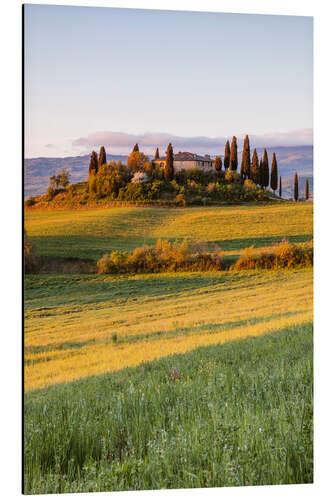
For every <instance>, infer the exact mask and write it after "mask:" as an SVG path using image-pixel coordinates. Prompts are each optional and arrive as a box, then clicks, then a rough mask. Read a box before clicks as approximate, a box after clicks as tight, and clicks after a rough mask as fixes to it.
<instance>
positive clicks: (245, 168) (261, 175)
mask: <svg viewBox="0 0 333 500" xmlns="http://www.w3.org/2000/svg"><path fill="white" fill-rule="evenodd" d="M134 152H139V145H138V144H137V143H136V144H135V145H134V148H133V153H134ZM159 158H160V154H159V149H158V148H156V151H155V160H158V159H159ZM173 161H174V158H173V148H172V144H171V143H169V145H168V147H167V150H166V161H165V168H164V176H165V179H166V180H169V181H170V180H172V179H173V177H174V166H173ZM223 163H224V168H225V170H233V171H236V170H237V167H238V156H237V138H236V137H235V136H233V138H232V142H231V147H230V143H229V141H227V142H226V144H225V153H224V162H223ZM105 164H106V151H105V148H104V146H101V148H100V151H99V156H97V153H96V151H92V153H91V157H90V163H89V175H90V174H92V173H93V174H97V172H98V170H99V169H100V167H101V166H102V165H105ZM214 167H215V169H216V171H220V170H222V159H221V157H220V156H216V158H215V162H214ZM240 173H241V177H242V180H243V181H244V180H246V179H249V180H252V181H253V182H254V183H255V184H257V185H259V186H260V187H261V188H262V189H265V188H266V187H268V186H269V185H270V187H271V189H272V190H273V191H274V192H275V191H276V189H277V187H278V167H277V161H276V155H275V152H274V153H273V159H272V168H271V173H270V175H269V164H268V155H267V151H266V148H265V149H264V154H263V157H262V158H261V159H260V162H259V159H258V154H257V150H256V149H254V151H253V155H252V161H251V154H250V140H249V136H248V135H246V136H245V138H244V146H243V152H242V161H241V168H240ZM298 194H299V193H298V175H297V172H296V173H295V176H294V199H295V201H297V200H298ZM279 196H280V198H281V197H282V179H281V176H280V178H279ZM305 199H306V200H308V199H309V181H308V179H306V182H305Z"/></svg>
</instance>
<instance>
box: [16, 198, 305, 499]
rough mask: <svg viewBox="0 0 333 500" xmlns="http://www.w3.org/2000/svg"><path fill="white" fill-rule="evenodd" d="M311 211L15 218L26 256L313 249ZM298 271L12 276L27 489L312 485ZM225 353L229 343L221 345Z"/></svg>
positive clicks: (99, 212) (113, 211)
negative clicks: (20, 349) (21, 339)
mask: <svg viewBox="0 0 333 500" xmlns="http://www.w3.org/2000/svg"><path fill="white" fill-rule="evenodd" d="M312 208H313V206H312V203H277V204H268V205H248V206H246V205H242V206H226V207H217V208H206V207H198V208H186V209H162V208H139V207H133V208H110V209H109V208H107V209H91V210H72V211H60V210H57V211H41V210H31V211H28V212H26V215H25V225H26V228H27V232H28V236H29V238H30V239H31V240H32V242H33V243H34V244H35V245H36V248H37V252H38V253H39V254H40V255H43V256H46V257H50V258H53V259H61V258H81V259H94V260H97V259H98V258H100V257H101V256H102V255H103V254H104V253H106V252H110V251H112V250H117V249H118V250H133V249H134V248H136V247H138V246H142V245H143V244H154V243H155V242H156V240H157V239H159V238H163V239H168V240H170V241H174V240H176V239H183V238H188V239H189V240H193V239H198V240H201V241H203V242H206V243H207V244H208V245H209V247H210V248H211V249H212V250H214V245H216V244H217V245H219V246H220V247H221V248H222V250H223V251H224V252H225V254H226V255H227V256H229V257H230V258H231V256H236V255H239V254H241V253H242V252H243V250H244V249H245V248H246V247H249V246H251V245H253V246H254V247H256V248H262V247H267V246H270V245H272V244H274V243H275V242H279V241H281V239H282V238H285V237H286V238H288V239H289V241H291V242H304V241H308V240H310V239H312V237H313V226H312V223H313V220H312ZM312 271H313V270H312V268H302V269H290V270H274V271H273V270H266V271H264V270H262V271H240V272H236V271H214V272H196V273H192V272H187V273H164V274H162V273H161V274H153V275H148V274H141V275H97V274H40V275H27V276H26V277H25V301H24V314H25V345H24V349H25V354H24V358H25V366H24V373H25V404H24V410H25V420H24V422H25V450H24V456H25V492H26V493H60V492H79V491H80V492H85V491H108V490H109V491H111V490H126V489H159V488H190V487H204V486H208V487H212V486H233V485H259V484H291V483H308V482H312V481H313V457H312V453H313V450H312V413H313V408H312V380H313V373H312V355H313V354H312V313H313V272H312ZM231 341H232V342H231Z"/></svg>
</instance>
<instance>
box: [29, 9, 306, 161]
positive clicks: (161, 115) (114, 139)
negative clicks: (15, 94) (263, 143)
mask: <svg viewBox="0 0 333 500" xmlns="http://www.w3.org/2000/svg"><path fill="white" fill-rule="evenodd" d="M312 26H313V23H312V18H309V17H290V16H263V15H241V14H222V13H198V12H171V11H153V10H132V9H114V8H96V7H61V6H44V5H26V6H25V87H26V89H25V92H26V148H25V149H26V151H25V156H26V157H35V156H59V155H60V156H66V155H72V154H73V155H75V154H82V153H84V152H86V151H88V150H90V149H91V146H93V145H94V140H92V139H91V137H92V136H93V134H95V138H96V137H97V139H96V141H97V142H98V140H99V139H100V137H102V138H105V140H106V142H107V141H109V143H110V144H109V146H110V147H109V148H108V149H109V150H110V152H111V153H112V152H115V153H121V152H124V153H127V152H128V145H127V143H126V140H125V139H126V136H124V137H125V139H124V138H123V140H120V141H119V134H113V133H114V132H122V133H125V134H130V138H129V141H131V140H132V138H133V137H135V136H137V135H139V136H141V134H145V133H147V132H149V133H154V134H155V136H154V137H158V136H156V133H166V134H170V136H181V137H191V138H193V137H196V136H205V137H209V138H225V137H227V136H228V137H229V136H232V135H237V136H241V135H242V134H244V133H248V134H250V135H251V134H252V135H253V136H261V135H262V134H269V135H268V136H267V137H268V138H270V139H269V140H270V141H271V142H273V143H274V140H276V141H280V145H283V144H281V142H283V141H284V139H283V137H285V142H286V144H288V143H291V142H295V143H311V141H312V135H311V129H312V85H313V77H312V72H313V62H312V57H313V44H312ZM309 129H310V130H309ZM101 132H108V133H109V135H104V136H103V135H102V136H100V135H98V134H97V135H96V133H101ZM289 132H292V134H291V135H290V137H289V135H288V134H289ZM277 134H279V135H277ZM148 135H149V134H148ZM89 136H90V138H89ZM163 137H164V136H163ZM276 138H279V139H276ZM281 138H282V139H281ZM78 139H80V140H78ZM73 143H74V144H73ZM148 144H149V141H148V142H147V149H150V147H149V145H148ZM96 147H97V145H96ZM147 152H149V151H147ZM208 152H213V151H208Z"/></svg>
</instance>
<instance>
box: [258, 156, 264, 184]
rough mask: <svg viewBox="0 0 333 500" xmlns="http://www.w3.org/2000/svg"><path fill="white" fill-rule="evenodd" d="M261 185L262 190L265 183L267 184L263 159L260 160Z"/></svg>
mask: <svg viewBox="0 0 333 500" xmlns="http://www.w3.org/2000/svg"><path fill="white" fill-rule="evenodd" d="M259 180H260V182H259V185H260V187H261V189H263V188H264V183H265V175H264V164H263V160H262V158H260V163H259Z"/></svg>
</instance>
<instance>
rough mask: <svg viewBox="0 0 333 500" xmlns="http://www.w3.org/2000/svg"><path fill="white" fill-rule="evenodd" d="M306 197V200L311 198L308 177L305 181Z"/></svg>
mask: <svg viewBox="0 0 333 500" xmlns="http://www.w3.org/2000/svg"><path fill="white" fill-rule="evenodd" d="M305 199H306V200H308V199H309V181H308V179H306V181H305Z"/></svg>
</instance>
